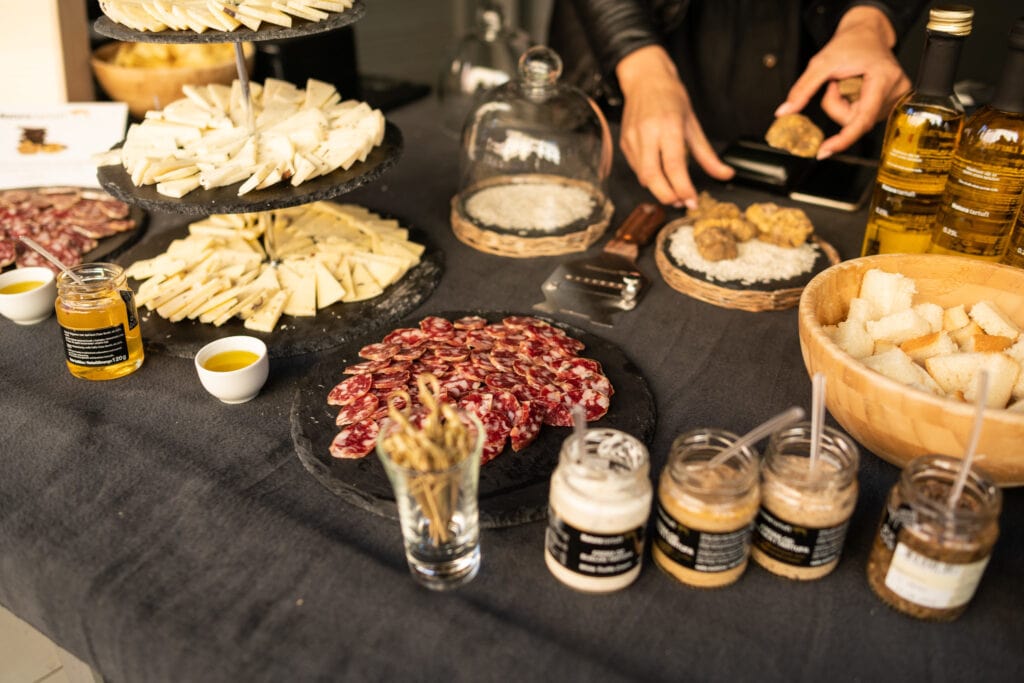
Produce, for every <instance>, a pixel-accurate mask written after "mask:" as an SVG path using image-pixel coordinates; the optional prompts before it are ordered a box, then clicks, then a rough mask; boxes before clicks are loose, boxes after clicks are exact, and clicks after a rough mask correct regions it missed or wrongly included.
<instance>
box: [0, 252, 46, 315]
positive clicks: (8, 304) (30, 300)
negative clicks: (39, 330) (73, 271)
mask: <svg viewBox="0 0 1024 683" xmlns="http://www.w3.org/2000/svg"><path fill="white" fill-rule="evenodd" d="M31 282H39V283H42V284H39V285H37V286H35V287H33V288H32V289H28V290H26V291H23V292H11V293H8V294H4V293H3V292H4V290H8V291H10V290H12V289H18V286H19V285H21V284H22V283H31ZM56 303H57V278H56V277H54V275H53V271H52V270H50V269H49V268H44V267H43V266H32V267H30V268H15V269H14V270H9V271H7V272H6V273H3V274H0V315H3V316H4V317H5V318H9V319H10V320H12V321H14V322H16V323H18V324H19V325H35V324H36V323H40V322H42V321H44V320H46V319H47V318H49V317H50V314H52V313H53V311H54V306H55V304H56Z"/></svg>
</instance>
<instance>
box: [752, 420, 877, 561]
mask: <svg viewBox="0 0 1024 683" xmlns="http://www.w3.org/2000/svg"><path fill="white" fill-rule="evenodd" d="M810 455H811V424H810V423H809V422H801V423H798V424H796V425H794V426H792V427H789V428H787V429H783V430H780V431H777V432H775V433H774V434H772V436H771V439H770V440H769V442H768V449H767V451H765V457H764V463H763V465H762V466H761V509H760V510H759V511H758V514H757V520H756V521H755V523H754V536H753V539H752V547H751V556H752V557H753V559H754V561H755V562H757V563H758V564H759V565H761V566H762V567H764V568H765V569H767V570H768V571H770V572H772V573H773V574H778V575H779V576H784V577H786V578H789V579H798V580H805V581H806V580H811V579H818V578H821V577H823V576H825V575H826V574H828V573H829V572H831V571H832V570H833V569H835V567H836V565H837V564H839V556H840V554H841V553H842V550H843V542H844V541H845V540H846V529H847V527H848V526H849V523H850V516H851V515H852V514H853V508H854V506H855V505H856V503H857V493H858V485H857V467H858V465H859V462H860V460H859V455H858V452H857V447H856V446H855V445H854V443H853V441H852V440H851V439H850V437H848V436H846V435H845V434H843V433H842V432H840V431H838V430H835V429H832V428H831V427H824V428H822V433H821V446H820V450H819V453H818V459H817V461H816V463H815V465H814V467H813V468H812V467H811V462H810Z"/></svg>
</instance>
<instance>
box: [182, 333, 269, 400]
mask: <svg viewBox="0 0 1024 683" xmlns="http://www.w3.org/2000/svg"><path fill="white" fill-rule="evenodd" d="M250 354H251V355H250ZM244 356H248V357H247V358H243V357H244ZM252 356H255V359H253V358H252ZM195 364H196V372H197V373H199V381H200V382H201V383H202V385H203V388H204V389H206V390H207V391H208V392H210V393H211V394H213V395H214V396H215V397H217V398H219V399H220V400H221V401H223V402H224V403H245V402H246V401H251V400H252V399H254V398H256V395H257V394H259V393H260V389H262V388H263V384H264V383H265V382H266V381H267V375H268V374H269V373H270V361H269V359H268V358H267V345H266V344H264V343H263V342H262V341H260V340H259V339H257V338H256V337H249V336H246V335H238V336H235V337H224V338H223V339H218V340H217V341H213V342H210V343H209V344H207V345H206V346H204V347H203V348H201V349H199V353H197V354H196V359H195Z"/></svg>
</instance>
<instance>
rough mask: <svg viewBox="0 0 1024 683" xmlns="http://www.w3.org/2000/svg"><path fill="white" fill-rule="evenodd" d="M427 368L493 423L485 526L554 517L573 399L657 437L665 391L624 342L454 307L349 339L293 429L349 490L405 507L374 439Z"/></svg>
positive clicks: (314, 379)
mask: <svg viewBox="0 0 1024 683" xmlns="http://www.w3.org/2000/svg"><path fill="white" fill-rule="evenodd" d="M425 372H429V373H430V374H432V375H434V376H435V377H437V378H438V380H439V382H440V386H441V390H442V394H443V395H444V397H445V400H448V401H449V402H451V403H453V404H454V405H456V406H457V407H459V408H461V409H463V410H466V411H471V412H474V413H475V414H476V415H477V416H478V417H479V418H480V419H481V422H482V423H483V424H484V427H485V429H487V432H488V436H487V438H486V443H485V448H484V453H483V456H482V458H481V459H482V463H483V464H482V466H481V469H480V519H481V524H482V525H483V526H485V527H502V526H511V525H515V524H522V523H526V522H530V521H535V520H538V519H542V518H543V517H544V515H545V511H546V506H547V494H548V482H549V479H550V476H551V472H552V471H553V470H554V468H555V466H556V465H557V464H558V455H559V451H560V449H561V446H562V443H563V441H564V440H565V439H566V437H568V436H569V435H570V434H571V432H572V429H571V425H572V418H571V412H570V406H571V405H575V404H579V405H580V406H581V407H582V408H583V410H584V413H585V416H586V417H587V419H588V421H590V424H591V426H600V427H610V428H615V429H620V430H622V431H625V432H628V433H629V434H632V435H634V436H636V437H637V438H640V439H642V440H645V441H646V440H649V439H650V438H651V437H652V436H653V432H654V423H655V409H654V402H653V398H652V396H651V394H650V391H649V389H648V388H647V383H646V381H645V380H644V379H643V377H642V376H641V375H640V374H639V371H638V369H637V368H636V366H635V365H633V363H632V362H631V361H630V360H629V359H628V358H627V357H626V356H625V355H624V354H623V353H622V351H621V350H620V349H619V348H618V347H616V346H614V345H612V344H611V343H609V342H607V341H605V340H604V339H602V338H600V337H597V336H594V335H592V334H589V333H587V332H585V331H583V330H580V329H577V328H574V327H570V326H567V325H564V324H562V323H558V322H555V321H552V320H548V319H544V318H538V317H534V316H524V315H518V314H515V313H493V312H491V313H488V312H465V311H463V312H447V313H438V314H433V315H421V316H418V317H415V318H410V319H407V320H405V321H402V322H400V323H398V324H397V325H396V326H395V327H394V328H385V329H383V330H381V331H380V332H378V333H376V334H374V335H367V337H365V338H363V339H360V340H358V341H353V342H351V343H346V344H345V345H343V346H341V347H339V348H338V349H337V350H336V352H334V353H332V354H330V357H328V358H327V359H325V360H324V361H322V362H321V363H320V364H318V365H317V366H316V367H315V368H314V369H313V370H312V371H311V373H310V374H309V375H308V376H307V377H306V378H305V379H304V380H303V381H302V382H301V383H300V386H299V389H298V391H297V392H296V396H295V400H294V403H293V406H292V414H291V422H292V438H293V440H294V442H295V446H296V452H297V454H298V456H299V459H300V461H301V462H302V463H303V465H304V466H305V467H306V469H307V470H309V471H310V472H311V473H312V474H313V476H314V477H315V478H316V479H317V480H318V481H320V483H322V484H323V485H324V486H326V487H327V488H328V489H329V490H331V491H332V492H334V493H335V494H337V495H338V496H340V497H341V498H343V499H345V500H346V501H348V502H350V503H352V504H354V505H357V506H358V507H361V508H364V509H367V510H370V511H371V512H374V513H377V514H381V515H384V516H388V517H397V511H396V509H395V503H394V495H393V493H392V489H391V485H390V483H389V482H388V480H387V476H386V475H385V473H384V470H383V468H382V466H381V464H380V462H379V461H378V460H377V456H376V454H375V453H374V452H373V446H374V440H375V437H376V434H377V432H378V430H379V425H380V423H381V422H382V421H383V419H384V418H385V417H386V414H387V397H388V396H389V395H392V396H394V394H393V393H392V392H394V391H395V390H402V391H407V392H409V394H411V395H412V396H413V400H414V402H415V391H416V390H415V386H416V377H417V376H418V375H419V374H420V373H425ZM392 400H394V399H392Z"/></svg>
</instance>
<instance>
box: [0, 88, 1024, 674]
mask: <svg viewBox="0 0 1024 683" xmlns="http://www.w3.org/2000/svg"><path fill="white" fill-rule="evenodd" d="M389 118H390V120H392V121H394V122H395V123H396V124H398V125H399V126H400V127H401V129H402V131H403V134H404V137H405V152H404V155H403V157H402V159H401V160H400V161H399V163H398V164H397V166H396V167H395V168H394V169H393V170H392V171H390V172H389V173H387V174H386V175H385V176H384V177H383V178H382V179H380V180H378V181H377V182H375V183H374V184H372V185H370V186H367V187H364V188H361V189H359V190H357V191H356V192H355V193H353V194H351V195H348V196H346V197H345V198H343V200H344V201H349V200H351V201H356V202H359V203H362V204H364V205H365V206H367V207H369V208H371V209H375V210H379V211H383V212H387V213H389V214H391V215H393V216H395V217H397V218H399V219H400V220H401V221H403V222H404V223H406V224H408V225H411V226H414V227H415V228H418V229H420V230H422V231H424V232H426V233H427V234H428V235H429V237H430V239H431V240H433V242H434V243H435V244H436V245H438V246H439V247H440V248H441V249H443V250H444V252H445V262H446V272H445V274H444V277H443V279H442V281H441V284H440V286H439V288H438V289H437V291H436V292H435V293H434V294H433V296H431V297H430V298H429V299H428V300H427V301H426V302H425V303H424V304H423V305H422V306H421V307H420V308H419V309H418V310H417V313H422V314H427V313H430V312H434V311H447V310H472V309H485V310H490V309H493V310H513V311H515V310H519V311H524V312H528V311H529V309H530V306H531V304H533V303H534V302H535V301H537V300H538V299H539V298H540V284H541V282H542V281H543V280H544V278H545V277H546V276H547V275H548V274H549V273H550V272H551V271H552V269H553V268H554V267H555V265H556V264H557V263H559V262H560V261H561V260H562V259H561V258H560V257H546V258H535V259H506V258H499V257H495V256H489V255H486V254H483V253H479V252H477V251H474V250H472V249H470V248H469V247H467V246H465V245H463V244H461V243H460V242H458V241H457V240H456V239H455V238H454V236H453V235H452V232H451V229H450V227H449V224H448V215H449V200H450V198H451V197H452V195H453V194H454V193H455V192H456V191H457V189H458V153H457V152H458V144H457V142H456V141H455V140H453V139H450V138H447V137H445V136H444V135H443V134H442V133H441V132H440V127H439V125H438V113H437V110H436V108H435V106H434V104H433V103H431V102H421V103H418V104H416V105H413V106H410V107H407V108H405V109H402V110H400V111H398V112H395V113H394V114H392V115H391V116H390V117H389ZM703 187H706V188H707V189H710V190H711V191H712V192H713V193H714V194H715V196H717V197H719V198H728V199H733V200H735V201H738V202H740V203H741V204H746V203H748V202H751V201H764V200H767V199H770V197H768V196H766V195H763V194H759V193H757V192H754V191H751V190H744V189H741V188H736V187H726V186H722V185H718V184H715V183H712V182H710V181H705V182H704V183H703ZM610 192H611V195H612V199H613V200H614V202H615V205H616V216H615V220H614V222H613V225H614V224H617V223H618V222H619V221H620V220H621V219H622V218H623V217H624V216H625V215H626V214H627V213H628V211H629V210H630V208H631V207H632V206H633V205H635V204H636V203H637V202H638V201H642V200H644V199H646V195H645V193H644V191H643V190H642V189H641V188H639V187H638V185H637V184H636V181H635V180H634V179H633V176H632V175H631V174H630V173H629V171H628V169H627V168H625V166H624V164H623V163H622V160H621V158H617V160H616V169H615V172H614V174H613V180H612V183H611V186H610ZM808 211H809V213H810V215H811V217H812V219H813V220H814V222H815V225H816V226H817V230H818V232H819V234H820V235H822V236H823V237H824V238H825V239H826V240H828V241H829V242H831V243H832V244H834V245H835V246H836V247H837V248H838V249H839V251H840V253H841V255H842V256H843V257H844V258H852V257H855V256H857V253H858V250H859V246H860V240H861V236H862V234H863V226H864V221H865V216H864V213H863V212H862V213H860V214H844V213H840V212H835V211H831V210H828V209H808ZM186 222H188V219H187V218H186V217H184V216H174V215H159V216H153V217H152V221H151V225H150V235H152V234H153V233H157V232H159V231H160V230H164V229H169V228H174V227H177V226H181V225H183V224H184V223H186ZM598 249H599V246H595V247H594V248H593V249H592V250H591V253H596V252H597V250H598ZM640 266H641V268H642V269H643V270H644V271H645V272H646V273H647V274H648V275H649V276H650V277H651V279H652V280H653V286H652V287H651V289H650V291H649V292H648V294H647V296H646V298H645V299H644V300H643V302H642V304H641V305H640V307H639V308H638V309H637V310H636V311H634V312H632V313H630V314H628V315H626V316H624V317H623V318H621V319H620V322H619V324H618V325H617V326H616V327H615V328H614V329H611V330H607V329H603V328H596V327H593V326H591V325H589V324H588V323H586V322H581V321H579V320H576V319H568V318H566V320H567V322H572V323H573V324H576V325H578V326H580V327H584V328H587V329H590V330H591V331H593V332H596V333H597V334H599V335H601V336H603V337H605V338H606V339H608V340H610V341H612V342H614V343H615V344H617V345H619V346H620V347H621V348H622V349H623V351H624V352H625V353H626V354H627V355H628V356H629V357H630V358H631V359H632V360H633V361H634V362H635V363H636V365H637V366H638V367H639V368H640V370H641V371H642V373H643V374H644V376H646V378H647V380H648V382H649V383H650V386H651V389H652V391H653V394H654V397H655V400H656V403H657V409H658V424H657V430H656V434H655V437H654V440H653V442H652V443H651V445H650V450H651V457H652V476H656V475H657V473H658V472H659V471H660V469H661V466H662V465H663V464H664V462H665V459H666V455H667V453H668V449H669V445H670V444H671V442H672V439H673V438H674V437H675V436H676V435H678V434H679V433H681V432H682V431H685V430H687V429H691V428H695V427H703V426H715V427H722V428H726V429H730V430H733V431H735V432H744V431H746V430H748V429H750V428H751V427H753V426H754V425H756V424H758V423H759V422H761V421H763V420H765V419H766V418H768V417H770V416H771V415H773V414H775V413H777V412H779V411H781V410H783V409H785V408H786V407H788V406H790V405H793V404H799V405H802V406H804V407H808V405H809V402H810V382H809V380H808V377H807V373H806V371H805V370H804V367H803V362H802V360H801V356H800V347H799V342H798V338H797V314H796V309H791V310H787V311H781V312H769V313H747V312H742V311H737V310H727V309H722V308H716V307H714V306H711V305H708V304H705V303H701V302H699V301H696V300H694V299H691V298H688V297H687V296H684V295H683V294H680V293H678V292H676V291H675V290H673V289H671V288H670V287H668V286H667V285H666V284H665V282H664V281H663V280H661V278H660V277H659V276H658V274H657V270H656V268H655V264H654V259H653V255H652V252H651V248H650V247H648V248H647V249H646V250H645V251H644V252H643V253H642V256H641V258H640ZM329 355H330V352H329V351H328V352H324V353H320V354H310V355H305V356H299V357H294V358H289V359H282V360H275V361H273V362H272V368H271V376H270V379H269V381H268V383H267V385H266V386H265V388H264V389H263V392H262V393H261V394H260V395H259V397H257V398H256V399H255V400H253V401H252V402H250V403H246V404H244V405H236V406H228V405H222V404H221V403H219V402H218V401H216V400H214V399H213V398H212V397H210V396H209V395H208V394H206V393H205V391H204V390H203V389H202V387H201V386H200V384H199V382H198V380H197V378H196V376H195V371H194V368H193V365H192V362H191V361H190V360H187V359H181V358H173V357H169V356H163V355H159V354H157V353H151V354H149V355H148V356H147V358H146V362H145V365H144V366H143V367H142V368H141V370H139V371H138V372H137V373H135V374H134V375H131V376H129V377H127V378H123V379H120V380H116V381H112V382H105V383H102V382H86V381H82V380H76V379H74V378H73V377H71V375H70V374H69V373H68V372H67V370H66V369H65V367H64V364H63V358H62V347H61V342H60V338H59V334H58V328H57V323H56V321H55V320H54V319H53V318H50V319H49V320H47V321H46V322H44V323H42V324H40V325H36V326H32V327H19V326H16V325H14V324H12V323H10V321H7V320H0V387H2V390H0V415H2V418H0V420H2V421H0V603H2V604H4V605H5V606H7V607H8V608H9V609H11V610H12V611H13V612H15V613H16V614H18V615H19V616H20V617H22V618H23V619H25V620H26V621H28V622H29V623H30V624H32V625H33V626H35V627H36V628H38V629H39V630H40V631H42V632H43V633H45V634H46V635H47V636H49V637H50V638H52V639H53V640H54V641H56V642H57V643H58V644H60V645H61V646H62V647H64V648H66V649H67V650H69V651H70V652H72V653H74V654H75V655H77V656H78V657H80V658H81V659H82V660H84V661H85V662H87V663H88V664H89V665H91V666H92V667H93V668H94V669H95V670H96V671H98V672H99V673H100V674H102V675H103V676H104V677H105V678H107V679H108V680H110V681H206V680H246V681H264V680H266V681H280V680H309V679H318V680H342V679H346V680H364V679H371V680H380V679H387V680H394V679H413V680H441V679H451V680H473V681H481V680H510V679H512V680H517V679H524V680H532V679H548V680H581V681H582V680H595V679H597V680H614V679H637V680H645V681H654V680H665V681H679V680H691V679H693V680H735V679H754V678H756V679H759V680H810V679H822V678H828V679H831V680H865V681H866V680H896V679H908V680H921V679H930V680H950V681H954V680H1000V679H1003V680H1008V679H1014V680H1020V678H1019V677H1020V676H1021V675H1022V672H1024V648H1022V647H1021V631H1020V624H1021V616H1022V614H1024V491H1021V490H1009V491H1007V492H1006V496H1005V503H1004V509H1003V513H1002V517H1001V527H1002V531H1001V538H1000V539H999V542H998V543H997V545H996V548H995V552H994V553H993V555H992V559H991V562H990V564H989V566H988V569H987V571H986V572H985V576H984V578H983V580H982V583H981V587H980V589H979V591H978V593H977V595H976V596H975V598H974V600H973V602H972V603H971V605H970V607H969V609H968V610H967V612H966V614H965V615H964V616H963V617H962V618H961V619H960V620H959V621H957V622H955V623H953V624H931V623H925V622H920V621H916V620H913V619H910V618H908V617H905V616H903V615H901V614H898V613H896V612H894V611H892V610H891V609H889V608H888V607H886V606H885V605H883V604H882V603H881V602H880V601H879V600H878V599H877V598H876V597H875V596H874V594H873V593H872V592H871V590H870V589H869V588H868V585H867V582H866V579H865V564H866V561H867V555H868V551H869V549H870V547H871V542H872V540H873V537H874V533H875V527H876V524H877V522H878V519H879V515H880V512H881V509H882V503H883V499H884V496H885V494H886V492H887V491H888V490H889V488H890V487H891V486H892V485H893V483H894V482H895V481H896V478H897V476H898V470H897V469H896V468H895V467H892V466H890V465H888V464H886V463H884V462H883V461H881V460H879V459H878V458H876V457H875V456H874V455H872V454H870V453H867V452H863V453H862V464H861V468H860V484H861V494H860V499H859V502H858V504H857V508H856V511H855V512H854V515H853V519H852V523H851V526H850V530H849V535H848V539H847V543H846V546H845V550H844V554H843V557H842V560H841V562H840V564H839V566H838V568H837V569H836V570H835V572H834V573H833V574H831V575H829V576H828V577H826V578H824V579H821V580H818V581H813V582H808V583H800V582H793V581H788V580H786V579H782V578H779V577H777V576H775V575H772V574H769V573H768V572H766V571H764V570H763V569H761V568H760V567H757V566H754V565H751V566H750V568H749V569H748V570H747V572H746V574H745V575H744V576H743V577H742V579H741V580H740V581H739V583H738V584H736V585H734V586H731V587H728V588H725V589H721V590H715V591H705V590H696V589H693V588H688V587H685V586H683V585H681V584H679V583H677V582H675V581H674V580H672V579H670V578H669V577H668V576H667V575H665V574H664V573H662V572H661V571H659V570H658V569H657V568H656V567H655V566H654V565H653V564H652V563H651V562H650V561H649V557H648V559H647V562H646V564H645V567H644V569H643V572H642V573H641V575H640V578H639V580H638V581H637V582H636V583H635V584H634V585H632V586H631V587H629V588H628V589H626V590H624V591H621V592H619V593H616V594H612V595H606V596H592V595H586V594H581V593H577V592H574V591H572V590H570V589H568V588H567V587H565V586H564V585H562V584H560V583H559V582H557V581H556V580H555V579H554V578H553V577H552V576H551V575H550V574H549V572H548V570H547V569H546V568H545V565H544V561H543V558H542V551H543V537H544V523H543V522H537V523H531V524H526V525H522V526H516V527H513V528H507V529H499V530H490V529H489V530H485V531H484V533H483V537H482V550H483V564H482V568H481V571H480V574H479V576H478V577H477V578H476V579H475V580H474V581H473V582H472V583H470V584H469V585H467V586H465V587H464V588H462V589H460V590H458V591H456V592H452V593H447V594H437V593H432V592H429V591H427V590H425V589H422V588H419V587H418V586H417V585H415V584H414V583H413V581H412V580H411V578H410V577H409V575H408V572H407V569H406V565H405V559H404V556H403V553H402V544H401V537H400V533H399V529H398V525H397V522H394V521H393V520H389V519H385V518H383V517H378V516H375V515H374V514H371V513H369V512H365V511H363V510H361V509H358V508H356V507H353V506H351V505H348V504H346V503H344V502H343V501H341V500H339V499H338V498H336V497H334V496H333V495H332V494H331V493H330V492H328V491H327V490H326V489H325V488H324V487H323V486H321V485H320V484H319V483H318V482H317V481H316V480H315V479H314V478H313V477H312V476H311V475H310V474H308V473H307V472H306V471H305V470H304V469H303V467H302V465H301V463H300V462H299V460H298V458H297V457H296V455H295V450H294V447H293V444H292V439H291V436H290V427H289V410H290V408H291V405H292V400H293V396H294V394H295V390H296V385H297V383H298V382H300V381H301V379H302V378H303V377H304V375H305V373H307V372H308V371H309V370H310V368H312V367H313V366H314V364H315V363H317V362H318V361H320V360H321V359H323V358H326V357H329ZM1022 446H1024V445H1022ZM506 457H507V456H506ZM1022 457H1024V451H1022ZM0 668H2V664H0Z"/></svg>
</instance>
